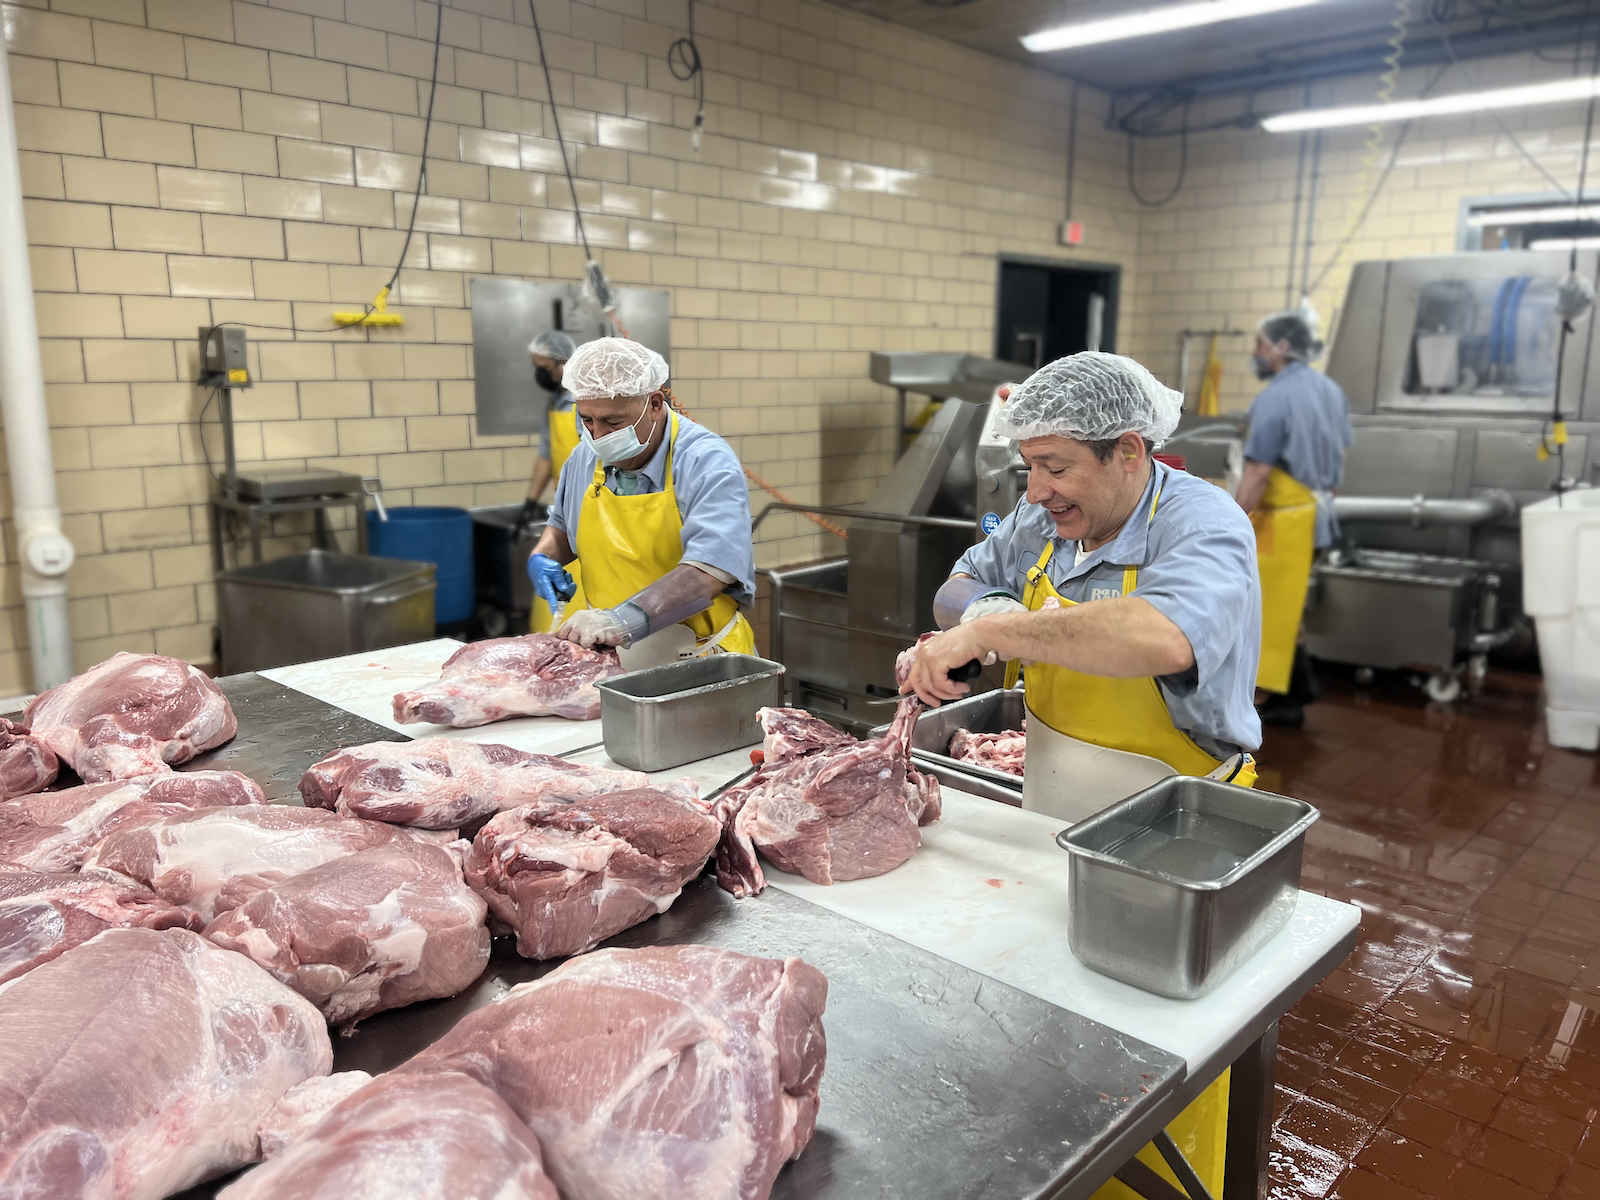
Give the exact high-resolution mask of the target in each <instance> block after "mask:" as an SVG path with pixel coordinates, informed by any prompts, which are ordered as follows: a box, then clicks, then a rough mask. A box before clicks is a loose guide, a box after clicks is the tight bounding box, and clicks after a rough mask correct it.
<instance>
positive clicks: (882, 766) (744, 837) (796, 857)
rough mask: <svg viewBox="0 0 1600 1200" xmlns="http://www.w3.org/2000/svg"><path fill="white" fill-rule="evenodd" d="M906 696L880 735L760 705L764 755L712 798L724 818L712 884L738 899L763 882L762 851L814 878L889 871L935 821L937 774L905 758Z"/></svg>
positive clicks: (912, 711)
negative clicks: (859, 736) (858, 735)
mask: <svg viewBox="0 0 1600 1200" xmlns="http://www.w3.org/2000/svg"><path fill="white" fill-rule="evenodd" d="M919 708H920V702H919V701H918V700H917V699H916V697H914V696H908V697H907V698H906V699H904V700H902V701H901V702H900V706H899V708H898V709H896V711H895V718H894V721H893V723H892V724H891V725H890V726H889V731H888V733H886V734H885V735H884V736H883V737H881V738H875V739H873V740H870V741H865V742H858V741H856V740H855V739H854V738H852V737H851V736H850V735H849V734H846V733H841V732H840V731H839V730H837V729H834V728H833V726H831V725H829V724H828V723H827V722H826V721H823V720H822V719H820V718H818V717H814V716H812V715H811V714H810V713H806V712H802V711H800V710H798V709H793V708H763V709H762V710H761V712H760V716H761V725H762V728H763V729H764V730H765V731H766V739H765V742H764V744H763V747H762V753H763V762H762V765H761V766H760V767H759V768H758V769H757V771H756V773H755V775H753V776H752V777H751V779H750V781H749V782H748V783H745V784H742V785H740V786H738V787H734V788H729V789H728V791H726V792H724V793H723V794H722V797H721V798H720V799H719V800H718V801H717V816H718V818H719V819H720V820H721V822H722V825H723V833H722V840H721V842H720V843H719V844H718V846H717V881H718V882H719V883H721V884H722V886H723V887H724V888H726V889H727V890H728V891H730V892H732V893H733V894H734V895H735V896H753V895H756V894H757V893H759V892H760V891H761V890H762V889H763V888H764V887H766V876H765V875H764V874H763V873H762V870H761V863H760V861H759V860H758V859H757V857H756V851H757V850H759V851H760V852H761V853H762V854H763V855H765V856H766V857H767V858H768V859H769V860H770V861H771V862H772V864H773V865H774V866H776V867H777V868H778V869H779V870H782V871H788V872H790V873H792V874H796V875H804V876H805V877H806V878H807V879H809V880H811V881H812V882H813V883H821V884H831V883H833V882H835V881H836V880H846V879H865V878H868V877H870V876H873V875H882V874H884V873H885V872H886V871H892V870H894V869H895V868H896V867H898V866H899V865H900V864H901V863H903V862H905V861H906V860H907V859H908V858H910V857H911V855H912V854H913V853H915V852H916V849H917V847H918V846H920V845H921V844H922V835H921V832H920V830H919V827H920V826H923V825H931V824H932V823H933V822H935V821H937V820H938V819H939V815H940V796H939V781H938V780H937V779H934V778H933V777H932V776H931V775H924V774H923V773H922V772H920V771H918V770H917V769H916V767H914V766H912V764H911V752H910V740H911V726H912V723H913V722H914V721H915V720H916V719H917V712H918V710H919Z"/></svg>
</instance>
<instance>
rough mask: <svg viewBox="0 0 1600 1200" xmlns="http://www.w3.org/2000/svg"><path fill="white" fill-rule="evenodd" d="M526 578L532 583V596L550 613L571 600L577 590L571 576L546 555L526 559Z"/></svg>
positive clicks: (536, 555)
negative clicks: (536, 597) (549, 610)
mask: <svg viewBox="0 0 1600 1200" xmlns="http://www.w3.org/2000/svg"><path fill="white" fill-rule="evenodd" d="M528 578H529V579H531V580H532V581H533V591H534V594H535V595H536V596H538V597H539V599H541V600H543V601H544V602H545V603H546V604H548V605H549V606H550V608H551V610H552V611H554V610H555V608H556V607H557V606H558V605H561V604H565V603H566V602H567V601H568V600H571V599H572V597H573V596H574V595H575V594H576V593H577V590H578V585H577V584H575V583H573V582H572V576H571V575H568V574H567V572H566V570H565V568H563V567H562V565H561V564H560V563H558V562H557V561H556V560H555V559H553V558H551V557H550V556H549V555H548V554H535V555H533V556H532V557H530V558H529V559H528Z"/></svg>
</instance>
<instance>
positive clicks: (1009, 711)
mask: <svg viewBox="0 0 1600 1200" xmlns="http://www.w3.org/2000/svg"><path fill="white" fill-rule="evenodd" d="M1027 714H1028V705H1027V702H1026V701H1025V700H1024V699H1023V695H1022V689H1021V688H1011V689H1005V688H1000V689H996V690H995V691H992V692H980V693H979V694H978V695H976V696H967V697H966V698H965V699H961V700H952V701H950V702H949V703H948V704H941V705H940V706H939V707H938V708H930V709H928V710H927V711H926V712H924V713H922V714H921V715H920V716H919V717H917V723H916V724H915V725H914V726H912V729H911V753H912V756H913V757H915V758H916V759H917V761H918V764H919V765H920V764H922V763H928V764H929V765H931V766H935V767H942V768H944V769H945V770H947V771H953V772H959V773H961V774H965V775H971V776H975V777H976V778H978V779H982V780H985V781H986V782H988V783H992V784H996V785H998V786H1000V787H1003V788H1008V789H1010V790H1011V791H1013V792H1015V793H1016V794H1017V795H1018V796H1020V795H1021V794H1022V776H1020V775H1008V774H1007V773H1006V772H1004V771H996V770H995V769H994V768H993V767H985V766H980V765H979V764H978V763H970V762H964V761H963V760H961V759H959V758H951V757H950V739H951V738H953V737H954V736H955V735H956V732H957V731H958V730H961V729H965V730H968V731H970V732H972V733H1003V732H1005V731H1006V730H1008V729H1016V730H1020V729H1021V728H1022V720H1023V718H1024V717H1025V716H1027ZM888 732H889V727H888V726H887V725H880V726H878V727H877V728H876V729H874V730H873V731H872V736H873V737H882V736H883V735H884V734H886V733H888ZM940 777H941V778H943V776H942V775H941V776H940Z"/></svg>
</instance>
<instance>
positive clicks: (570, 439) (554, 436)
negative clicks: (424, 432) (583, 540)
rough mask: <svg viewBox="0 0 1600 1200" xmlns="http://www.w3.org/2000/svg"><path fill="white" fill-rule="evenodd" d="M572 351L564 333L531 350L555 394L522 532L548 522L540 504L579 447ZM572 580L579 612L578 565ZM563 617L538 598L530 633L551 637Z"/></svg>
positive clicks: (540, 378)
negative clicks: (570, 379) (567, 378)
mask: <svg viewBox="0 0 1600 1200" xmlns="http://www.w3.org/2000/svg"><path fill="white" fill-rule="evenodd" d="M572 349H573V346H572V339H571V338H569V337H568V336H567V335H566V334H564V333H561V332H560V331H558V330H550V331H548V332H545V333H541V334H540V335H539V336H538V337H536V338H534V339H533V341H532V342H530V343H529V344H528V353H529V355H531V356H532V358H533V381H534V382H535V383H536V384H538V385H539V387H540V388H541V389H543V390H544V391H546V392H548V393H549V399H548V400H547V401H546V402H545V418H544V434H543V436H542V437H541V438H540V439H539V457H538V458H536V459H534V460H533V478H532V479H530V480H529V481H528V498H527V500H526V501H524V502H523V505H522V518H521V520H520V521H518V527H519V529H527V528H530V527H532V526H534V525H536V524H538V523H539V522H540V521H542V520H543V519H544V512H543V506H542V505H541V504H540V501H541V500H543V498H544V490H545V488H546V487H548V486H549V484H550V481H551V479H560V478H561V468H562V467H563V466H564V465H565V464H566V461H567V459H568V458H570V457H571V455H572V452H573V450H575V449H576V448H577V445H578V440H579V434H578V414H577V412H576V410H575V409H574V408H573V404H572V393H571V392H569V391H568V390H567V389H566V387H565V386H563V384H562V382H561V377H562V374H563V372H564V371H565V369H566V365H567V360H568V359H569V358H571V357H572ZM571 575H572V583H573V588H574V594H573V599H572V601H571V603H572V604H573V606H574V609H575V610H576V609H577V608H581V607H583V577H582V573H581V571H580V569H579V568H578V566H577V565H576V564H574V565H573V567H572V571H571ZM560 611H561V610H560V608H559V607H557V608H556V609H554V610H552V609H551V606H550V605H549V603H547V602H546V601H545V599H544V597H542V596H537V595H536V596H534V598H533V610H532V611H531V612H530V613H529V614H528V630H529V632H531V633H549V632H550V631H551V630H552V629H553V628H555V624H556V621H555V613H557V612H560Z"/></svg>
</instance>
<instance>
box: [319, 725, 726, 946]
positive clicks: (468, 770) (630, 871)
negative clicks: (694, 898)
mask: <svg viewBox="0 0 1600 1200" xmlns="http://www.w3.org/2000/svg"><path fill="white" fill-rule="evenodd" d="M300 794H301V796H302V797H303V798H304V800H305V802H306V804H307V806H308V809H309V808H310V807H311V806H316V807H318V808H324V809H332V810H334V811H335V812H338V813H342V814H346V815H348V816H351V817H362V818H377V819H381V820H383V821H387V822H393V823H395V824H402V825H406V826H414V827H416V828H417V829H418V831H419V832H420V831H421V830H424V829H454V828H456V827H458V826H460V825H470V824H471V823H474V822H480V821H483V819H484V818H485V817H487V818H489V819H488V820H487V821H486V822H484V823H483V824H482V826H481V828H479V829H478V830H477V833H476V836H475V837H474V838H473V840H472V845H471V848H470V850H468V851H467V853H466V863H465V865H466V879H467V882H468V884H470V885H471V887H472V888H473V889H474V890H475V891H476V892H477V893H478V894H479V895H480V896H482V897H483V899H484V900H485V901H486V902H487V904H488V908H489V911H490V913H491V914H492V918H493V919H492V926H493V928H494V929H495V930H496V931H499V932H510V933H515V934H516V935H517V948H518V950H519V951H520V952H521V953H522V954H524V955H525V956H527V957H529V958H560V957H563V956H565V955H568V954H577V953H579V952H581V951H584V950H588V949H590V948H592V947H593V946H595V945H597V944H598V943H599V942H601V941H603V940H604V939H606V938H608V937H610V936H612V935H613V934H615V933H620V932H621V931H622V930H624V929H627V928H628V927H629V926H632V925H637V924H638V923H639V922H640V921H643V920H644V919H645V918H647V917H651V916H654V915H655V914H656V913H659V912H665V911H666V910H667V908H668V907H669V906H670V905H671V904H672V902H673V900H675V899H677V896H678V893H679V892H680V891H681V890H682V888H683V885H684V884H686V883H688V882H689V880H691V879H693V878H694V877H695V876H696V875H698V874H699V873H700V871H701V870H702V868H704V867H705V865H706V862H707V861H708V860H709V859H710V857H711V853H712V851H713V850H714V849H715V847H716V843H717V836H718V833H719V831H720V828H721V827H720V825H719V824H718V822H717V819H716V818H715V817H714V816H713V815H712V813H711V810H710V809H709V808H708V807H707V806H706V805H705V804H703V803H701V801H700V800H699V798H698V789H697V788H696V786H695V783H694V781H693V780H692V779H688V778H683V779H678V780H675V781H673V782H672V783H670V784H667V785H665V786H664V787H663V786H657V785H652V784H651V783H650V781H649V779H648V777H647V776H645V775H643V774H642V773H640V772H638V771H618V770H612V769H610V768H606V767H591V766H584V765H581V764H578V763H570V762H567V761H566V760H564V759H560V758H553V757H551V756H550V755H547V754H530V753H528V752H527V751H524V750H514V749H512V748H511V747H509V746H497V745H493V744H490V743H477V742H462V741H456V740H453V739H450V738H419V739H418V740H417V741H414V742H374V743H373V744H371V745H367V746H354V747H351V748H349V749H346V750H340V751H336V752H335V753H333V754H331V755H329V756H328V757H327V758H325V759H323V760H322V761H321V762H319V763H316V764H315V765H313V766H312V768H311V769H310V770H309V771H307V772H306V774H305V778H303V779H302V780H301V781H300Z"/></svg>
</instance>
